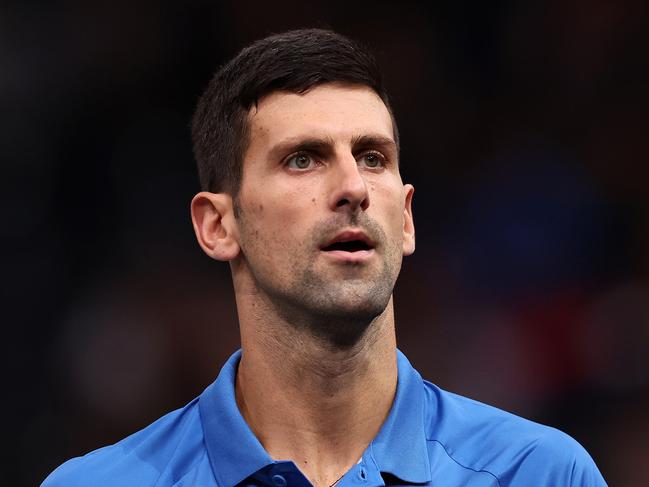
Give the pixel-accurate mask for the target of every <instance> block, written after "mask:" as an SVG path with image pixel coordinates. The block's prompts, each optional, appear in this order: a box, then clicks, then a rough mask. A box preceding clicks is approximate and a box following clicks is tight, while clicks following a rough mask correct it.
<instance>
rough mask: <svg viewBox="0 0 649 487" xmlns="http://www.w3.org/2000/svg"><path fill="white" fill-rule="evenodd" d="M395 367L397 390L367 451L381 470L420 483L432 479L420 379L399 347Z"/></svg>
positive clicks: (407, 480) (410, 481) (422, 390)
mask: <svg viewBox="0 0 649 487" xmlns="http://www.w3.org/2000/svg"><path fill="white" fill-rule="evenodd" d="M397 367H398V380H397V392H396V395H395V398H394V402H393V403H392V408H391V409H390V412H389V414H388V417H387V419H386V420H385V422H384V423H383V426H381V429H380V430H379V433H378V434H377V435H376V437H375V438H374V440H372V442H371V443H370V446H369V448H368V452H369V453H370V455H371V457H372V460H373V461H374V462H375V464H376V466H377V468H378V469H379V471H380V472H381V473H389V474H391V475H394V476H395V477H397V478H399V479H401V480H404V481H406V482H409V483H416V484H419V483H422V484H423V483H426V482H430V481H431V474H430V460H429V458H428V444H427V441H426V432H425V429H424V388H423V380H422V378H421V376H420V375H419V373H418V372H417V371H416V370H415V369H414V368H413V367H412V365H410V362H409V361H408V359H407V358H406V356H405V355H404V354H403V353H401V351H400V350H397ZM366 453H367V452H366Z"/></svg>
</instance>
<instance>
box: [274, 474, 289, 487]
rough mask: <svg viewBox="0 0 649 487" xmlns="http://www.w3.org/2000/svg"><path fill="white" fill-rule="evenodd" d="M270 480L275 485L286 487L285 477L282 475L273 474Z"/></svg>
mask: <svg viewBox="0 0 649 487" xmlns="http://www.w3.org/2000/svg"><path fill="white" fill-rule="evenodd" d="M271 480H272V481H273V484H274V485H276V486H277V487H286V479H285V478H284V477H283V476H282V475H273V476H272V477H271Z"/></svg>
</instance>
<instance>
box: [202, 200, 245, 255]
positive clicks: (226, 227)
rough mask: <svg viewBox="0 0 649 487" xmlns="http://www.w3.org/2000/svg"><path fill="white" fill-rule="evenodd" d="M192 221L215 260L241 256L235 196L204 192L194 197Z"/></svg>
mask: <svg viewBox="0 0 649 487" xmlns="http://www.w3.org/2000/svg"><path fill="white" fill-rule="evenodd" d="M191 212H192V223H193V224H194V232H195V233H196V239H197V240H198V243H199V245H200V246H201V248H202V249H203V251H204V252H205V253H206V254H207V255H209V256H210V257H212V258H213V259H216V260H221V261H230V260H233V259H234V258H236V257H237V255H239V252H240V250H241V248H240V247H239V235H238V228H237V224H236V220H235V218H234V208H233V206H232V197H231V196H230V195H228V194H225V193H209V192H207V191H201V192H200V193H198V194H197V195H196V196H194V198H193V199H192V204H191Z"/></svg>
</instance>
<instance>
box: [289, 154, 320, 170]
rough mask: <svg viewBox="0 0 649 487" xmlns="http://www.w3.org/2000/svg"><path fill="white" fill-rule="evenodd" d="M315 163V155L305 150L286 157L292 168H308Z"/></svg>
mask: <svg viewBox="0 0 649 487" xmlns="http://www.w3.org/2000/svg"><path fill="white" fill-rule="evenodd" d="M313 164H315V161H314V160H313V157H311V156H310V155H309V154H305V153H303V152H301V153H298V154H293V155H292V156H290V157H289V158H288V159H286V166H287V167H289V168H291V169H308V168H309V167H311V166H312V165H313Z"/></svg>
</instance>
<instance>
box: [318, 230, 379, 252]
mask: <svg viewBox="0 0 649 487" xmlns="http://www.w3.org/2000/svg"><path fill="white" fill-rule="evenodd" d="M373 248H374V242H373V241H372V239H370V237H368V236H367V234H366V233H365V232H363V231H361V230H347V231H344V232H341V233H339V234H338V235H336V236H335V237H334V238H332V239H331V240H329V241H328V242H327V243H326V244H325V245H324V246H322V247H321V249H322V250H323V251H324V252H334V251H340V252H350V253H354V252H363V251H369V250H372V249H373Z"/></svg>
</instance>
